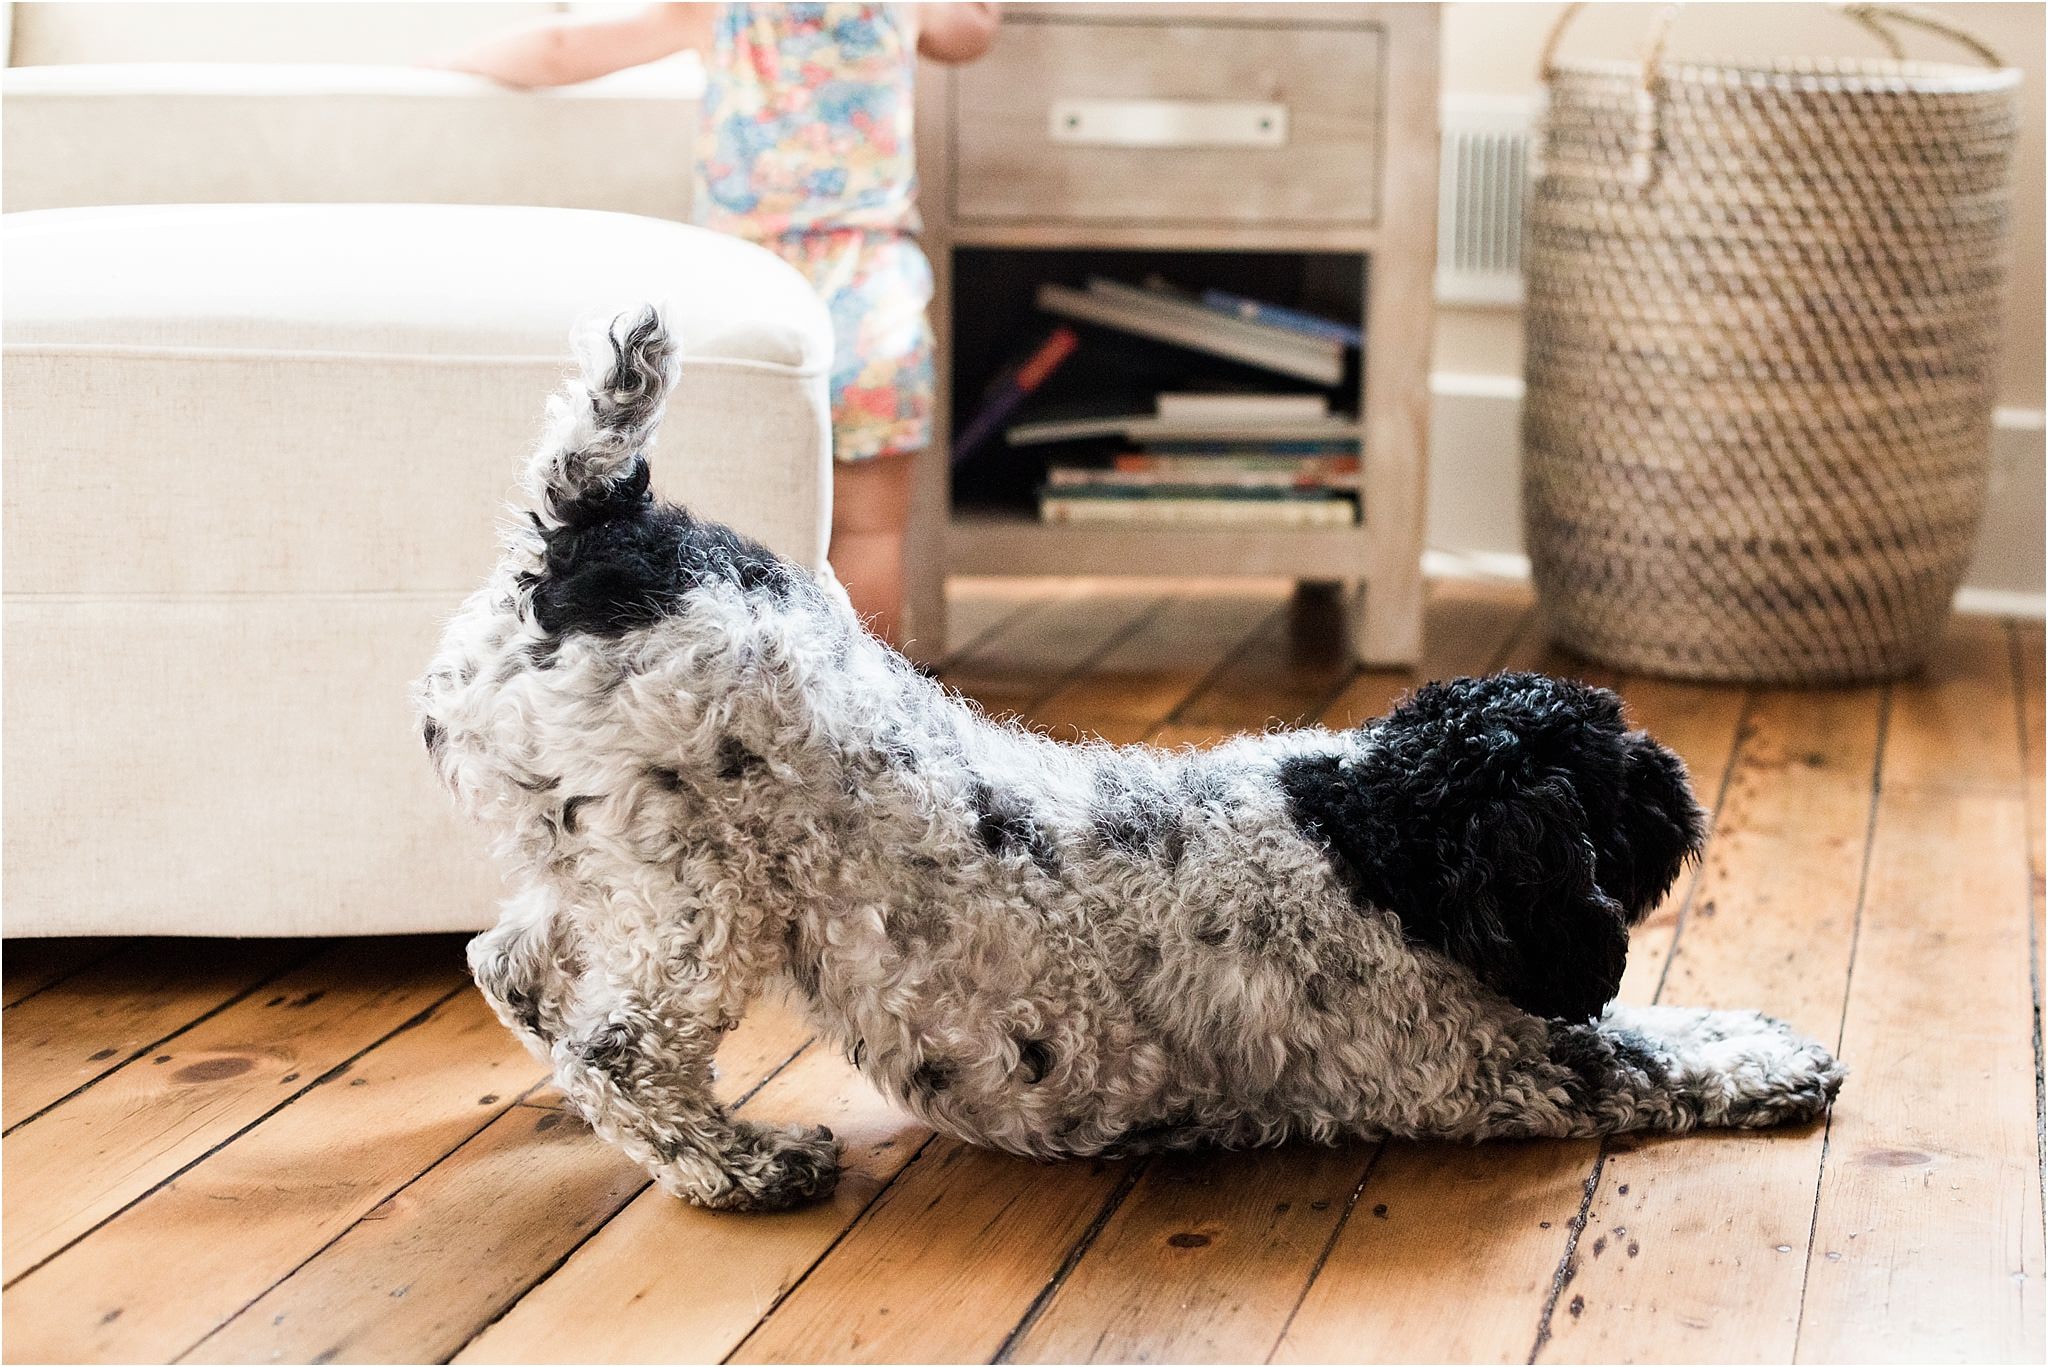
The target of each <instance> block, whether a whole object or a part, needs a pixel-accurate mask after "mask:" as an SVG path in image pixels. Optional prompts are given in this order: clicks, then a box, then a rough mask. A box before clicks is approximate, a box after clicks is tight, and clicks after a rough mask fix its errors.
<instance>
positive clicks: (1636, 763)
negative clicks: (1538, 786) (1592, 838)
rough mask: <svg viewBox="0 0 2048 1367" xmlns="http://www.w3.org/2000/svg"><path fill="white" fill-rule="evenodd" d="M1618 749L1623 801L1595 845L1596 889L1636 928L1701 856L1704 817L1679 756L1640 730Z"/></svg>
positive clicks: (1705, 829)
mask: <svg viewBox="0 0 2048 1367" xmlns="http://www.w3.org/2000/svg"><path fill="white" fill-rule="evenodd" d="M1622 750H1623V777H1622V797H1621V801H1620V803H1619V805H1618V807H1617V809H1616V811H1615V814H1614V819H1613V820H1612V821H1611V822H1609V823H1607V825H1606V827H1605V829H1604V830H1603V831H1602V832H1601V834H1600V836H1599V837H1598V839H1597V840H1596V842H1595V843H1596V847H1597V851H1598V856H1599V859H1598V876H1599V880H1600V886H1601V887H1602V888H1603V889H1605V890H1606V892H1607V893H1608V894H1609V895H1610V896H1612V897H1613V898H1614V900H1615V901H1617V902H1619V903H1620V904H1621V909H1622V912H1623V913H1624V915H1625V916H1626V917H1627V920H1628V924H1630V925H1634V924H1635V923H1636V922H1638V921H1640V920H1642V919H1643V917H1645V916H1647V915H1649V914H1650V912H1651V911H1652V910H1653V909H1654V908H1655V907H1656V905H1657V903H1658V902H1660V901H1662V900H1663V897H1664V894H1665V893H1667V892H1669V891H1670V890H1671V885H1672V884H1673V883H1675V882H1677V881H1678V874H1679V871H1680V870H1681V869H1683V868H1684V867H1685V865H1686V862H1687V861H1688V860H1691V859H1696V858H1698V857H1699V853H1700V849H1701V847H1702V846H1703V845H1704V844H1705V843H1706V838H1707V816H1706V813H1705V812H1703V811H1702V810H1701V809H1700V805H1699V803H1698V802H1697V801H1695V800H1694V798H1693V792H1692V784H1691V782H1690V781H1689V780H1688V779H1687V777H1686V773H1685V763H1684V761H1682V760H1681V759H1679V758H1678V756H1677V755H1674V754H1672V753H1671V751H1669V750H1667V749H1665V748H1664V747H1663V746H1661V745H1659V744H1658V743H1657V742H1656V741H1654V740H1651V739H1650V738H1649V736H1647V735H1645V734H1644V733H1643V732H1641V731H1632V732H1630V733H1629V734H1628V735H1627V736H1625V737H1623V739H1622Z"/></svg>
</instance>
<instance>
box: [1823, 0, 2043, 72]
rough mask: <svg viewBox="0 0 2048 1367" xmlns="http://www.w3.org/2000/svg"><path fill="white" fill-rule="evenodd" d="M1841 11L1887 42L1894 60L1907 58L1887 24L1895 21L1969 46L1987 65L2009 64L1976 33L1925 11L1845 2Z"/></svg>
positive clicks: (1961, 45)
mask: <svg viewBox="0 0 2048 1367" xmlns="http://www.w3.org/2000/svg"><path fill="white" fill-rule="evenodd" d="M1842 13H1843V14H1845V15H1847V16H1848V17H1849V18H1851V19H1854V20H1855V21H1856V22H1857V23H1859V24H1861V25H1863V27H1865V28H1867V29H1869V30H1870V31H1871V32H1872V33H1875V34H1876V35H1877V36H1878V38H1879V39H1881V40H1882V41H1883V43H1884V45H1885V46H1886V47H1887V48H1889V49H1891V54H1892V60H1894V61H1899V62H1903V61H1905V60H1906V50H1905V46H1904V44H1902V43H1900V42H1899V39H1898V35H1897V34H1895V33H1892V32H1890V31H1889V30H1887V29H1886V28H1885V25H1886V24H1894V23H1896V24H1906V25H1909V26H1911V27H1913V28H1917V29H1922V30H1924V31H1926V32H1928V33H1932V34H1934V35H1936V36H1937V37H1941V38H1946V39H1948V40H1949V41H1950V42H1951V43H1954V44H1955V45H1956V46H1957V47H1960V48H1967V49H1969V51H1970V53H1971V55H1973V56H1975V57H1978V58H1981V59H1982V60H1983V63H1984V65H1986V66H1988V67H1991V68H1992V69H1994V70H1996V69H1998V68H2000V67H2003V66H2004V65H2005V64H2006V63H2005V58H2003V57H2001V56H2000V55H1999V54H1998V49H1997V48H1994V47H1992V46H1991V44H1989V43H1987V42H1985V41H1984V40H1983V39H1982V38H1979V37H1978V36H1977V35H1976V34H1974V33H1968V32H1965V31H1964V30H1962V29H1959V28H1957V27H1956V26H1955V25H1954V24H1951V23H1948V22H1947V21H1945V20H1941V19H1937V18H1935V17H1934V16H1933V15H1931V14H1929V13H1927V11H1925V10H1921V9H1908V8H1907V7H1906V6H1904V5H1844V6H1842Z"/></svg>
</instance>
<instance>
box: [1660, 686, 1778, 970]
mask: <svg viewBox="0 0 2048 1367" xmlns="http://www.w3.org/2000/svg"><path fill="white" fill-rule="evenodd" d="M1755 712H1756V690H1755V689H1753V688H1749V689H1744V690H1743V694H1742V706H1741V707H1740V708H1739V709H1737V711H1736V713H1735V739H1734V741H1733V742H1732V743H1731V744H1730V745H1729V747H1728V762H1727V764H1725V765H1724V766H1722V769H1721V783H1720V786H1719V787H1717V788H1716V789H1715V790H1714V820H1715V821H1716V822H1717V823H1718V822H1719V821H1720V819H1721V816H1722V814H1723V813H1724V812H1726V811H1727V810H1728V790H1729V789H1731V788H1733V787H1734V786H1735V771H1736V769H1737V768H1739V767H1740V766H1741V764H1742V748H1743V745H1744V743H1745V742H1746V741H1748V739H1749V720H1750V718H1751V717H1752V716H1753V715H1755ZM1707 837H1708V840H1709V842H1711V841H1712V839H1713V831H1712V830H1711V829H1710V830H1709V831H1708V833H1707ZM1705 879H1706V850H1705V849H1704V848H1702V849H1701V851H1700V860H1699V863H1698V864H1697V865H1696V866H1695V867H1694V868H1693V871H1692V881H1690V882H1689V883H1687V884H1686V885H1685V897H1684V898H1683V899H1682V900H1681V901H1680V902H1679V904H1678V916H1677V917H1676V918H1675V919H1674V920H1673V921H1672V923H1671V939H1670V941H1669V942H1668V943H1667V944H1666V946H1665V949H1664V966H1663V967H1662V968H1660V969H1658V970H1657V986H1656V988H1655V990H1654V991H1652V992H1651V993H1650V1002H1651V1004H1652V1005H1655V1004H1657V1003H1660V1002H1662V1001H1663V1000H1664V987H1665V984H1666V983H1668V982H1669V981H1670V979H1671V966H1672V965H1673V964H1675V963H1677V962H1678V942H1679V938H1680V937H1681V936H1683V935H1684V934H1685V923H1686V921H1687V920H1688V919H1690V918H1691V916H1692V904H1693V899H1694V898H1696V897H1698V896H1699V891H1700V884H1701V883H1702V882H1703V881H1704V880H1705Z"/></svg>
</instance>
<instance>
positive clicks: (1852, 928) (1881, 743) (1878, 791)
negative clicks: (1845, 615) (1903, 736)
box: [1787, 684, 1892, 1362]
mask: <svg viewBox="0 0 2048 1367" xmlns="http://www.w3.org/2000/svg"><path fill="white" fill-rule="evenodd" d="M1891 729H1892V688H1891V685H1890V684H1886V685H1885V687H1884V692H1883V694H1882V695H1880V698H1879V701H1878V706H1877V757H1876V758H1875V759H1874V760H1873V761H1872V762H1871V766H1870V817H1869V820H1868V821H1866V822H1865V823H1864V827H1863V871H1862V873H1861V875H1860V876H1859V877H1858V878H1857V881H1856V913H1855V915H1854V916H1852V917H1851V918H1850V920H1849V971H1848V974H1847V976H1846V978H1845V980H1844V982H1843V984H1842V1016H1841V1019H1840V1020H1838V1021H1836V1022H1835V1049H1834V1052H1835V1054H1836V1056H1837V1057H1839V1056H1840V1054H1841V1052H1842V1039H1843V1036H1844V1035H1845V1034H1846V1033H1847V1032H1848V1029H1849V1006H1850V1004H1851V1002H1852V1001H1853V1000H1854V998H1855V991H1856V955H1857V953H1858V951H1859V950H1861V949H1862V947H1863V909H1864V906H1865V904H1866V903H1867V901H1868V900H1869V897H1870V869H1871V865H1872V862H1873V859H1872V856H1873V853H1874V852H1875V850H1876V848H1877V809H1878V806H1879V804H1880V802H1881V801H1882V799H1883V796H1884V752H1885V747H1886V746H1887V745H1888V744H1889V743H1890V741H1891ZM1834 1137H1835V1112H1834V1108H1833V1107H1832V1106H1830V1107H1829V1108H1828V1114H1827V1119H1826V1120H1825V1121H1823V1122H1822V1124H1821V1132H1820V1161H1819V1162H1817V1163H1816V1164H1815V1165H1814V1169H1813V1210H1812V1212H1811V1214H1810V1216H1809V1218H1808V1220H1807V1225H1806V1262H1805V1264H1804V1267H1803V1269H1802V1270H1801V1272H1800V1274H1799V1305H1798V1308H1797V1309H1796V1310H1795V1311H1794V1313H1793V1317H1792V1352H1791V1355H1790V1356H1789V1358H1788V1359H1787V1360H1788V1361H1791V1362H1797V1361H1798V1360H1799V1340H1800V1338H1801V1336H1802V1335H1803V1334H1804V1332H1805V1329H1806V1291H1807V1287H1808V1285H1809V1283H1810V1282H1811V1279H1812V1276H1813V1245H1814V1240H1815V1239H1817V1238H1819V1237H1820V1194H1821V1187H1822V1184H1823V1183H1824V1182H1825V1181H1826V1180H1827V1172H1828V1146H1829V1145H1830V1144H1832V1143H1833V1142H1834Z"/></svg>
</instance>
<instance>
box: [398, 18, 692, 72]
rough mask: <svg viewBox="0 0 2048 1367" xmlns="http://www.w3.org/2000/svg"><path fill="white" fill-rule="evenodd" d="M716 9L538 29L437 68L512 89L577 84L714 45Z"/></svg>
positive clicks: (493, 42) (498, 40) (510, 35)
mask: <svg viewBox="0 0 2048 1367" xmlns="http://www.w3.org/2000/svg"><path fill="white" fill-rule="evenodd" d="M716 8H717V6H716V5H712V4H671V5H649V6H647V8H645V9H643V10H640V11H639V12H637V13H635V14H631V15H628V16H626V17H625V18H623V19H601V20H595V21H583V22H575V21H570V22H559V21H558V22H551V23H545V24H536V25H534V26H532V27H530V28H524V29H520V30H518V31H517V32H514V33H507V34H504V35H502V36H500V37H497V38H491V39H487V40H486V41H484V42H482V43H479V44H477V45H476V46H475V47H472V48H469V49H467V50H465V51H462V52H458V53H456V54H455V55H454V56H452V57H446V58H443V59H441V60H440V61H437V62H435V63H433V65H435V66H442V67H447V68H448V69H449V70H451V71H467V72H471V73H473V74H475V75H478V76H488V77H490V78H491V79H492V80H494V81H501V82H503V83H504V84H506V85H516V86H542V85H574V84H575V83H576V82H578V81H588V80H592V79H594V78H596V77H599V76H608V75H610V74H611V73H612V72H614V71H623V70H625V69H626V68H627V67H629V66H639V65H641V64H642V63H643V62H652V61H656V60H658V59H660V58H662V57H666V56H668V55H669V54H671V53H675V52H681V51H682V50H683V49H684V48H696V49H698V50H699V51H702V50H704V49H706V48H708V47H709V46H710V45H711V25H712V16H713V11H714V10H716Z"/></svg>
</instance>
